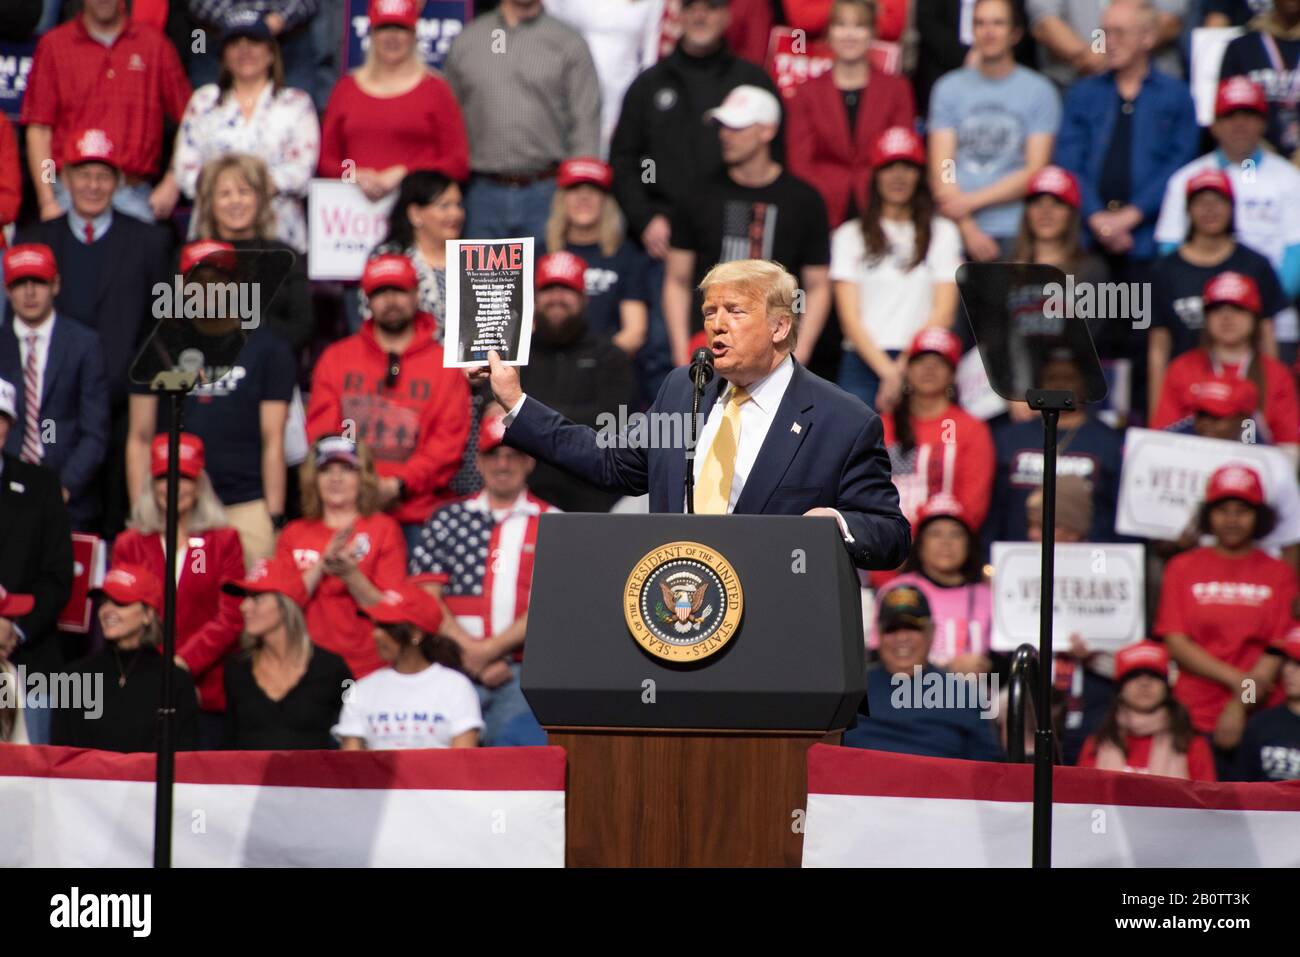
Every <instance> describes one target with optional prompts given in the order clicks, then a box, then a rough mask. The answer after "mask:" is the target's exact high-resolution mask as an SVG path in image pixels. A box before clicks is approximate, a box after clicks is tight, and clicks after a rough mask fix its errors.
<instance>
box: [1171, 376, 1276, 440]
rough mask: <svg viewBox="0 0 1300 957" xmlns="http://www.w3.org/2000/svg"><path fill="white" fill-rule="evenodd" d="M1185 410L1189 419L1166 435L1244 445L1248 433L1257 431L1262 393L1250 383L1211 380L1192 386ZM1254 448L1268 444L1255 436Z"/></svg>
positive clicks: (1185, 397)
mask: <svg viewBox="0 0 1300 957" xmlns="http://www.w3.org/2000/svg"><path fill="white" fill-rule="evenodd" d="M1182 406H1183V408H1185V409H1187V410H1188V417H1187V418H1185V419H1179V420H1178V421H1177V422H1174V423H1172V424H1171V425H1167V426H1166V427H1165V431H1167V432H1178V433H1181V434H1183V435H1200V436H1204V437H1205V438H1208V439H1223V440H1225V441H1228V442H1245V441H1246V438H1247V434H1248V433H1247V429H1248V428H1249V429H1254V421H1255V420H1254V415H1255V412H1256V411H1257V410H1258V409H1259V391H1258V390H1257V389H1256V388H1255V383H1253V382H1251V381H1250V380H1249V379H1237V378H1235V377H1229V376H1212V377H1210V378H1206V379H1202V380H1198V381H1196V382H1191V383H1189V384H1188V386H1187V390H1186V392H1184V393H1183V399H1182ZM1247 423H1250V424H1249V425H1247ZM1254 444H1258V445H1267V444H1268V443H1267V442H1265V441H1264V438H1263V436H1261V435H1259V434H1258V432H1256V433H1255V438H1254Z"/></svg>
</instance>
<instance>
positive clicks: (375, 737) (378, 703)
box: [332, 664, 483, 751]
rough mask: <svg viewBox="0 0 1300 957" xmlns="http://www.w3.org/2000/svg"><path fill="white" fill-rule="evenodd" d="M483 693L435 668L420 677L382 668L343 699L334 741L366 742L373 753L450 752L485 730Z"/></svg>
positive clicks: (463, 679)
mask: <svg viewBox="0 0 1300 957" xmlns="http://www.w3.org/2000/svg"><path fill="white" fill-rule="evenodd" d="M482 727H483V715H482V713H481V712H480V710H479V704H478V692H477V691H475V690H474V685H473V683H472V682H471V681H470V680H469V679H468V678H466V677H465V676H464V675H463V674H461V673H460V672H459V671H456V670H454V669H452V668H444V667H443V666H442V665H438V664H431V665H429V667H427V668H425V669H424V670H423V671H417V672H416V673H415V674H402V673H401V672H398V671H394V670H393V669H392V668H381V669H380V670H378V671H375V672H372V673H371V674H368V675H366V677H364V678H362V679H361V680H360V681H358V682H357V683H356V684H355V685H353V686H352V688H351V690H350V691H348V692H347V693H346V694H345V695H344V696H343V709H342V710H341V711H340V712H339V723H338V724H336V725H335V726H334V728H333V730H332V733H333V735H334V737H336V738H339V739H343V738H361V739H362V740H364V741H365V743H366V748H367V749H368V750H370V751H391V750H401V749H408V748H449V747H451V742H452V741H453V740H454V739H455V738H456V737H457V736H459V735H461V734H464V733H465V732H466V731H470V730H473V729H474V728H479V729H482Z"/></svg>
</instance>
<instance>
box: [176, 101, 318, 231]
mask: <svg viewBox="0 0 1300 957" xmlns="http://www.w3.org/2000/svg"><path fill="white" fill-rule="evenodd" d="M227 153H251V154H252V155H254V156H257V157H259V158H260V159H262V160H263V161H264V162H265V163H266V165H267V169H268V170H269V171H270V174H271V182H272V183H273V184H274V185H275V189H276V195H275V196H274V197H273V198H272V199H271V208H272V210H273V212H274V214H275V238H277V239H280V240H282V241H284V242H286V243H288V244H289V245H290V246H292V247H293V248H294V249H296V250H298V252H299V253H306V252H307V217H306V215H305V213H304V211H303V202H302V201H303V197H304V196H306V195H307V187H308V185H309V184H310V183H311V178H312V176H313V175H314V173H315V171H316V161H317V158H318V157H319V155H320V123H319V122H318V121H317V119H316V107H315V106H314V105H313V103H312V101H311V97H310V96H308V95H307V94H306V93H304V92H303V91H302V90H297V89H294V88H292V87H281V88H280V91H279V92H278V93H274V94H273V93H272V92H271V84H269V83H268V84H267V85H266V86H265V87H263V88H262V94H261V96H260V97H258V100H257V106H256V107H254V109H253V116H252V119H245V118H244V115H243V113H242V112H241V111H240V109H239V104H238V103H236V102H235V98H234V97H233V96H228V97H225V98H224V99H222V97H221V90H220V89H219V88H218V87H217V85H216V84H215V83H208V84H205V85H203V86H201V87H199V88H198V89H197V90H195V91H194V95H193V96H191V97H190V102H189V104H188V105H187V106H186V107H185V116H184V117H183V118H182V119H181V127H180V130H179V131H178V132H177V134H176V152H175V155H174V157H173V160H172V169H173V170H174V172H175V174H176V181H177V182H178V183H179V184H180V188H181V191H182V192H184V193H185V195H186V196H188V197H190V198H191V199H193V198H194V195H195V193H196V192H197V190H198V181H199V173H200V172H202V170H203V166H204V164H206V163H208V162H209V161H211V160H214V159H216V158H217V157H219V156H224V155H225V154H227ZM195 225H196V224H195V220H193V219H192V220H191V221H190V238H194V227H195Z"/></svg>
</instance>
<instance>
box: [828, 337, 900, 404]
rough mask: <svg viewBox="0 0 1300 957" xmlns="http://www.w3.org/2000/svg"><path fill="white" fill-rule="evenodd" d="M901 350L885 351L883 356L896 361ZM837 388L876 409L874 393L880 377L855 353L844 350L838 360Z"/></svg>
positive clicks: (877, 387) (877, 388) (878, 387)
mask: <svg viewBox="0 0 1300 957" xmlns="http://www.w3.org/2000/svg"><path fill="white" fill-rule="evenodd" d="M901 352H902V350H901V349H886V350H885V355H887V356H889V358H891V359H897V358H898V356H899V354H900V353H901ZM837 378H838V380H839V387H840V388H841V389H843V390H844V391H845V392H848V393H850V394H851V395H856V396H857V397H858V398H859V399H861V400H862V401H863V402H865V403H866V404H867V405H869V406H871V407H872V408H873V409H874V408H875V407H876V393H877V392H878V391H879V390H880V376H878V375H876V371H875V370H874V369H872V368H871V366H869V365H867V364H866V363H865V362H863V361H862V359H861V358H860V357H859V356H858V354H857V353H856V352H850V351H849V350H848V349H845V350H844V356H843V358H841V359H840V373H839V376H838V377H837Z"/></svg>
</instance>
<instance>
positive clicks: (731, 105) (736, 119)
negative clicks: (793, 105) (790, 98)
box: [704, 84, 781, 130]
mask: <svg viewBox="0 0 1300 957" xmlns="http://www.w3.org/2000/svg"><path fill="white" fill-rule="evenodd" d="M704 118H705V119H706V120H709V121H712V122H714V123H721V124H722V125H723V126H726V127H729V128H730V129H733V130H743V129H744V128H745V127H746V126H753V125H754V124H756V123H762V124H764V125H765V126H778V125H779V124H780V122H781V103H780V101H779V100H777V98H776V97H775V96H773V95H772V94H771V93H769V92H768V91H767V90H765V89H763V88H762V87H761V86H750V85H749V84H743V85H741V86H738V87H736V88H735V89H734V90H732V91H731V92H730V93H728V94H727V98H726V99H725V100H723V101H722V105H721V106H719V107H716V108H715V109H712V110H709V111H708V112H707V113H705V114H704Z"/></svg>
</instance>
